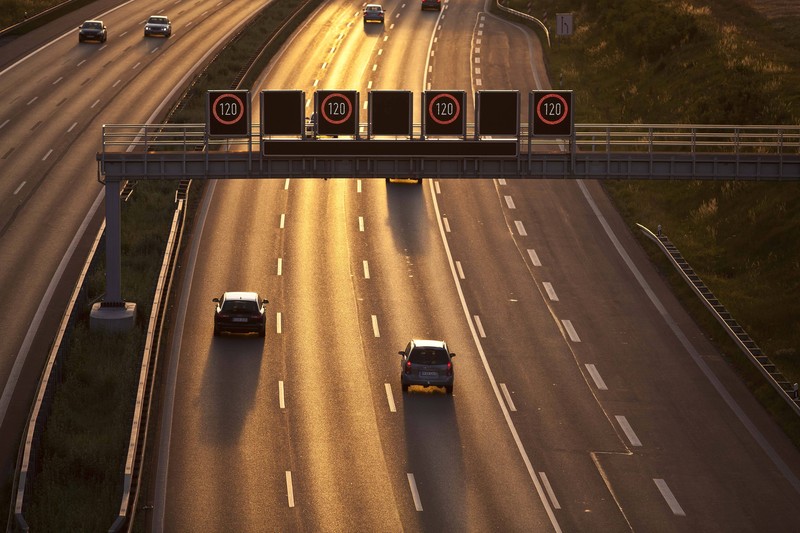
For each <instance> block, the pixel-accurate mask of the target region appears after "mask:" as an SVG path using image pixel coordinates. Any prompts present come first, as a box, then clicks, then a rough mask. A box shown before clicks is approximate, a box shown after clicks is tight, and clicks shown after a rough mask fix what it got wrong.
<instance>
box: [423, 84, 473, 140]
mask: <svg viewBox="0 0 800 533" xmlns="http://www.w3.org/2000/svg"><path fill="white" fill-rule="evenodd" d="M466 96H467V93H465V92H464V91H425V92H424V93H423V109H422V124H423V128H424V132H425V135H426V136H440V135H444V136H451V135H456V136H459V137H463V136H464V135H466V128H467V120H466V116H467V109H466V105H465V104H466V100H467V98H466Z"/></svg>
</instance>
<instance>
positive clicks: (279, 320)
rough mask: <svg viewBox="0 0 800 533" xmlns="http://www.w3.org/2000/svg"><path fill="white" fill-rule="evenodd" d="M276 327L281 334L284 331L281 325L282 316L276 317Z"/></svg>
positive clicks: (278, 314) (277, 315)
mask: <svg viewBox="0 0 800 533" xmlns="http://www.w3.org/2000/svg"><path fill="white" fill-rule="evenodd" d="M275 326H276V328H277V330H278V333H279V334H280V333H281V332H282V331H283V324H281V314H280V313H277V314H276V315H275Z"/></svg>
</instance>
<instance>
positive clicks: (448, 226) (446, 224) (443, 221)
mask: <svg viewBox="0 0 800 533" xmlns="http://www.w3.org/2000/svg"><path fill="white" fill-rule="evenodd" d="M442 224H444V230H445V231H446V232H447V233H450V223H449V222H448V221H447V218H446V217H442Z"/></svg>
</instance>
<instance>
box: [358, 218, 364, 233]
mask: <svg viewBox="0 0 800 533" xmlns="http://www.w3.org/2000/svg"><path fill="white" fill-rule="evenodd" d="M358 231H364V217H358Z"/></svg>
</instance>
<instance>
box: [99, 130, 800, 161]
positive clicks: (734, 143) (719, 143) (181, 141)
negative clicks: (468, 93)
mask: <svg viewBox="0 0 800 533" xmlns="http://www.w3.org/2000/svg"><path fill="white" fill-rule="evenodd" d="M251 130H252V132H253V133H252V134H251V135H250V137H242V138H209V137H208V135H206V132H205V124H106V125H104V126H103V133H102V153H101V154H100V156H101V157H102V155H103V154H105V153H106V152H114V151H122V150H123V149H125V150H127V149H128V148H129V147H130V146H133V147H134V149H136V150H137V151H144V152H156V151H165V150H180V151H210V150H215V149H218V148H224V149H226V150H232V151H236V150H243V149H245V148H246V147H250V146H259V144H260V143H261V141H262V139H266V138H267V137H262V136H261V135H259V133H258V132H259V130H260V125H259V124H253V125H252V128H251ZM359 131H360V133H359V135H360V136H361V138H363V139H366V135H367V133H366V132H367V124H366V123H362V124H360V125H359ZM529 131H530V129H529V128H528V127H527V125H523V126H522V128H521V133H520V136H519V144H520V149H521V150H522V151H523V152H524V151H526V150H530V151H538V150H542V149H545V148H548V147H549V148H550V149H551V150H553V149H556V148H557V147H558V146H559V145H561V146H570V145H571V144H574V146H575V147H576V149H577V150H579V151H582V152H594V153H612V152H618V151H630V152H644V153H654V154H655V153H669V152H672V151H674V152H683V153H687V152H688V153H693V154H694V153H728V154H800V126H784V125H765V126H741V125H702V124H576V125H575V128H574V134H573V136H572V138H565V139H553V138H547V137H545V138H542V137H536V136H535V135H530V134H529ZM466 133H467V134H466V138H467V139H475V138H476V136H475V125H474V124H472V123H470V124H467V132H466ZM421 135H422V126H421V124H414V127H413V131H412V138H415V139H419V138H420V137H421ZM307 138H309V139H310V137H307Z"/></svg>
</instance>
